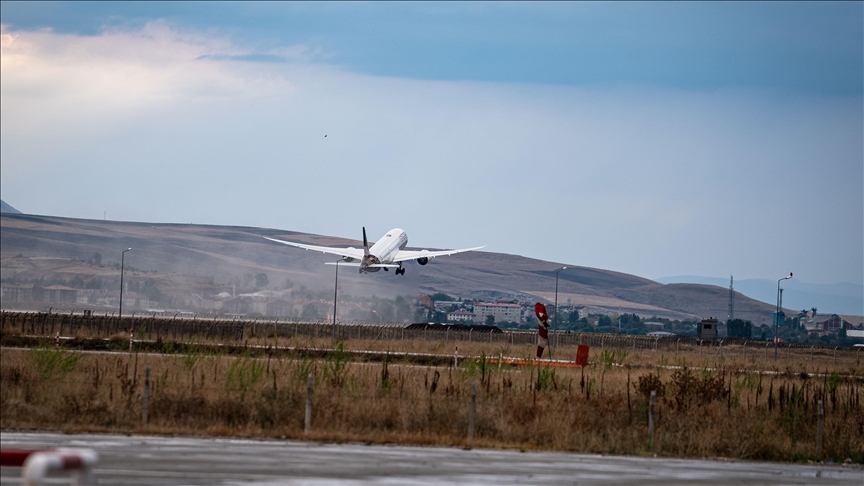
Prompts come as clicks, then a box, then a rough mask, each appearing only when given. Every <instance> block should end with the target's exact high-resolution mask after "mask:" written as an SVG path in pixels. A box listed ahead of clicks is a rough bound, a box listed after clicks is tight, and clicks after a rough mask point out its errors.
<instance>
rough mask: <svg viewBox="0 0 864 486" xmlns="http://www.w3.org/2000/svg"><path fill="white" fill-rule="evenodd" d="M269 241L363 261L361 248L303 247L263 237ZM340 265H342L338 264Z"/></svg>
mask: <svg viewBox="0 0 864 486" xmlns="http://www.w3.org/2000/svg"><path fill="white" fill-rule="evenodd" d="M264 238H266V239H268V240H270V241H275V242H276V243H282V244H283V245H288V246H294V247H297V248H303V249H304V250H313V251H320V252H321V253H330V254H333V255H339V256H342V257H346V258H356V259H358V260H362V259H363V249H362V248H333V247H330V246H315V245H305V244H303V243H294V242H293V241H283V240H277V239H275V238H268V237H266V236H265V237H264ZM340 265H344V264H343V263H340Z"/></svg>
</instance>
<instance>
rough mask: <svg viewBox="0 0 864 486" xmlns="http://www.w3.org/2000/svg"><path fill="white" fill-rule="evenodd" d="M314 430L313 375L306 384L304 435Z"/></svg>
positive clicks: (310, 375)
mask: <svg viewBox="0 0 864 486" xmlns="http://www.w3.org/2000/svg"><path fill="white" fill-rule="evenodd" d="M311 430H312V373H309V379H308V381H307V382H306V420H305V422H304V425H303V433H304V434H308V433H309V431H311Z"/></svg>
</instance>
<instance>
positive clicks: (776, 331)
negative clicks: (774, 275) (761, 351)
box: [774, 272, 792, 361]
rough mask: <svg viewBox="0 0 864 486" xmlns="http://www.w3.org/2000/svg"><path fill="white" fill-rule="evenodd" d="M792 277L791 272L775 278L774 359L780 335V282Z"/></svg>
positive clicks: (775, 359) (775, 358)
mask: <svg viewBox="0 0 864 486" xmlns="http://www.w3.org/2000/svg"><path fill="white" fill-rule="evenodd" d="M790 278H792V272H789V276H788V277H783V278H781V279H779V280H777V310H776V311H774V361H777V338H778V337H779V336H780V282H782V281H784V280H789V279H790Z"/></svg>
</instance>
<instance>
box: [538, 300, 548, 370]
mask: <svg viewBox="0 0 864 486" xmlns="http://www.w3.org/2000/svg"><path fill="white" fill-rule="evenodd" d="M534 313H535V314H536V315H537V359H540V358H542V357H543V350H544V349H546V346H548V345H549V314H547V313H546V306H545V305H543V304H541V303H540V302H537V303H536V304H535V305H534ZM550 353H551V351H550Z"/></svg>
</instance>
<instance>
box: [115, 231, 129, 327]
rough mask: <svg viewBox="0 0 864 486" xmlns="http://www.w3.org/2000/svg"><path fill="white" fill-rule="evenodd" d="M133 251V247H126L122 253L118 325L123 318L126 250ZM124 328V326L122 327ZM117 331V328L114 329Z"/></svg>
mask: <svg viewBox="0 0 864 486" xmlns="http://www.w3.org/2000/svg"><path fill="white" fill-rule="evenodd" d="M127 251H132V248H126V249H125V250H123V252H122V253H120V312H118V313H117V325H118V326H119V325H120V322H121V321H122V320H123V267H124V265H125V263H126V252H127ZM121 329H122V327H121ZM114 331H115V332H116V331H117V330H116V329H115V330H114Z"/></svg>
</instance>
